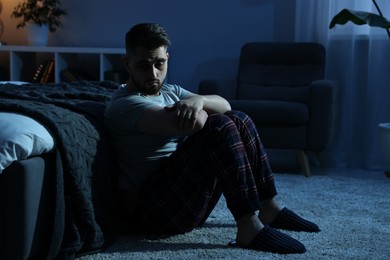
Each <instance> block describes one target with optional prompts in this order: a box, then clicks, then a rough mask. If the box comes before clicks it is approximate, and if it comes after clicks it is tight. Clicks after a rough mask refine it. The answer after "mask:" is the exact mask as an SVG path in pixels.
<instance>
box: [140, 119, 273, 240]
mask: <svg viewBox="0 0 390 260" xmlns="http://www.w3.org/2000/svg"><path fill="white" fill-rule="evenodd" d="M222 194H223V195H224V197H225V199H226V202H227V207H228V209H229V210H230V211H231V213H232V214H233V217H234V218H235V220H238V219H240V218H241V217H243V216H245V215H247V214H249V213H251V212H254V211H256V210H259V209H260V208H261V205H260V201H261V200H265V199H270V198H273V197H274V196H275V195H276V188H275V185H274V178H273V174H272V171H271V168H270V165H269V162H268V159H267V155H266V152H265V150H264V147H263V145H262V143H261V140H260V138H259V135H258V133H257V130H256V127H255V125H254V123H253V121H252V120H251V119H250V118H249V117H248V116H247V115H246V114H244V113H242V112H239V111H228V112H226V113H225V114H223V115H217V114H215V115H210V116H209V118H208V120H207V122H206V124H205V126H204V128H203V129H202V130H201V131H199V132H198V133H196V134H195V135H192V136H190V137H188V138H187V139H186V140H185V141H184V142H183V143H182V144H181V145H180V147H179V148H178V149H177V150H176V151H175V152H174V153H172V154H171V156H170V157H169V158H167V160H166V161H165V162H164V165H163V166H162V167H161V169H159V170H158V171H156V172H155V173H153V174H152V175H151V177H150V178H149V179H148V181H147V182H146V183H145V185H144V186H143V187H142V189H141V191H140V194H139V203H138V206H137V209H136V213H135V215H136V216H137V220H136V221H137V225H139V227H140V226H141V227H142V229H144V230H147V231H151V232H157V233H171V234H172V233H184V232H188V231H191V230H192V229H193V228H195V227H197V226H200V225H201V224H203V222H204V221H205V220H206V219H207V217H208V216H209V214H210V213H211V211H212V210H213V208H214V207H215V205H216V203H217V202H218V200H219V198H220V196H221V195H222Z"/></svg>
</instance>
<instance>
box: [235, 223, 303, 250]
mask: <svg viewBox="0 0 390 260" xmlns="http://www.w3.org/2000/svg"><path fill="white" fill-rule="evenodd" d="M228 245H229V246H231V247H238V248H245V249H252V250H258V251H263V252H271V253H278V254H302V253H304V252H306V248H305V246H304V245H303V244H302V243H301V242H299V241H298V240H296V239H294V238H292V237H290V236H288V235H286V234H283V233H282V232H279V231H277V230H275V229H273V228H271V227H267V226H265V227H263V228H262V229H261V230H260V232H259V233H258V234H257V235H256V237H255V238H254V239H253V240H252V241H251V242H250V243H249V244H248V245H246V246H239V245H237V243H236V241H232V242H230V243H229V244H228Z"/></svg>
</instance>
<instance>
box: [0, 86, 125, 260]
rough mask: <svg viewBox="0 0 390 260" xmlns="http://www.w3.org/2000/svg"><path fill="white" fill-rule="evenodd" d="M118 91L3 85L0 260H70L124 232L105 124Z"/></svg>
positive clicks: (0, 94) (0, 105)
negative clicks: (109, 105)
mask: <svg viewBox="0 0 390 260" xmlns="http://www.w3.org/2000/svg"><path fill="white" fill-rule="evenodd" d="M117 87H118V85H117V84H116V83H113V82H109V81H102V82H91V81H80V82H74V83H58V84H54V83H52V84H38V83H37V84H22V85H20V84H14V83H12V82H11V83H5V84H4V83H0V162H1V164H0V207H1V211H0V259H31V258H34V259H54V258H57V259H73V258H75V257H77V256H79V255H82V254H88V253H92V252H96V251H99V250H101V249H103V248H104V246H105V244H106V242H107V240H108V237H109V236H110V235H111V234H113V233H115V230H119V229H120V227H119V225H120V224H119V223H120V221H118V218H119V216H120V212H119V210H118V207H117V201H118V200H117V197H116V196H117V195H116V194H117V193H116V188H115V187H116V174H115V173H116V170H115V169H116V164H115V156H114V155H113V151H112V148H111V146H110V142H109V136H108V134H107V132H106V129H105V127H104V122H103V115H104V109H105V104H106V102H107V101H108V100H109V99H110V97H111V94H112V93H113V91H114V90H115V89H117ZM13 133H15V134H13ZM8 136H11V137H10V138H8V139H7V137H8ZM15 136H16V137H15ZM21 137H22V138H24V139H22V140H21V141H20V140H19V139H18V138H21ZM2 139H3V140H2ZM4 139H6V140H4ZM1 145H2V146H1Z"/></svg>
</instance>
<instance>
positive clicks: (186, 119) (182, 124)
mask: <svg viewBox="0 0 390 260" xmlns="http://www.w3.org/2000/svg"><path fill="white" fill-rule="evenodd" d="M164 109H165V110H166V111H168V112H174V113H176V117H177V127H178V129H180V130H182V131H187V130H192V129H193V128H194V127H195V123H196V122H197V119H198V116H199V113H200V112H201V111H202V110H203V97H202V96H198V95H196V96H191V97H190V98H188V99H183V100H180V101H179V102H176V103H175V104H173V105H172V106H166V107H165V108H164Z"/></svg>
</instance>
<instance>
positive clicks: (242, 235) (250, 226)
mask: <svg viewBox="0 0 390 260" xmlns="http://www.w3.org/2000/svg"><path fill="white" fill-rule="evenodd" d="M263 227H264V225H263V224H262V223H261V222H260V219H259V218H258V217H257V216H256V214H255V213H252V214H248V215H246V216H244V217H242V218H241V219H240V220H238V221H237V237H236V243H237V245H238V246H246V245H248V244H249V243H250V242H251V241H252V240H253V239H254V238H255V237H256V235H257V234H258V233H259V232H260V230H261V229H262V228H263Z"/></svg>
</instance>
